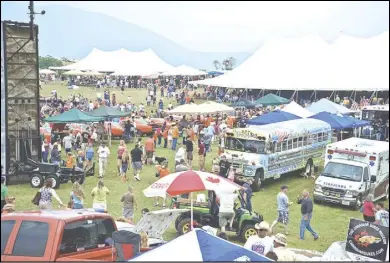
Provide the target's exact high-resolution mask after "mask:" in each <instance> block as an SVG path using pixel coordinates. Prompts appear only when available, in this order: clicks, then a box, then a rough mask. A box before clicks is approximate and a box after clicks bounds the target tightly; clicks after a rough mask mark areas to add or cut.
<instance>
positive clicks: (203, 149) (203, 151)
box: [198, 140, 206, 171]
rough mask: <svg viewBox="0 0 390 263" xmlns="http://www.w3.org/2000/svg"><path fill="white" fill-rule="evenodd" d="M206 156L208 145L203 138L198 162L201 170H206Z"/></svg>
mask: <svg viewBox="0 0 390 263" xmlns="http://www.w3.org/2000/svg"><path fill="white" fill-rule="evenodd" d="M205 157H206V145H205V144H204V142H203V140H201V141H200V143H199V150H198V164H199V170H201V171H205V169H204V165H205V161H204V160H205Z"/></svg>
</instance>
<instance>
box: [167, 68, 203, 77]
mask: <svg viewBox="0 0 390 263" xmlns="http://www.w3.org/2000/svg"><path fill="white" fill-rule="evenodd" d="M207 74H208V73H207V72H204V71H201V70H199V69H195V68H192V67H189V66H186V65H181V66H178V67H175V68H172V69H171V70H168V71H165V72H163V73H162V74H160V75H162V76H201V75H207Z"/></svg>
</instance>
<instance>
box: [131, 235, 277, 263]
mask: <svg viewBox="0 0 390 263" xmlns="http://www.w3.org/2000/svg"><path fill="white" fill-rule="evenodd" d="M156 260H158V261H169V262H173V261H181V262H185V261H198V262H202V261H203V262H204V261H208V262H212V261H225V262H233V261H257V262H268V261H272V260H270V259H269V258H267V257H264V256H262V255H260V254H257V253H255V252H253V251H251V250H248V249H246V248H244V247H242V246H240V245H237V244H234V243H232V242H229V241H226V240H224V239H221V238H219V237H216V236H213V235H211V234H209V233H207V232H206V231H204V230H201V229H194V230H193V231H191V232H188V233H186V234H184V235H182V236H179V237H177V238H175V239H174V240H172V241H170V242H168V243H166V244H164V245H161V246H159V247H157V248H155V249H152V250H150V251H148V252H146V253H144V254H141V255H140V256H138V257H135V258H133V259H131V260H130V261H137V262H140V261H156Z"/></svg>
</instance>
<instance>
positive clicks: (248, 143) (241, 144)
mask: <svg viewBox="0 0 390 263" xmlns="http://www.w3.org/2000/svg"><path fill="white" fill-rule="evenodd" d="M225 148H226V149H227V150H233V151H239V152H247V153H264V152H265V142H263V141H258V140H246V139H237V138H233V137H228V138H227V139H226V143H225Z"/></svg>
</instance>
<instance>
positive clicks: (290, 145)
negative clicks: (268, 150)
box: [288, 139, 293, 150]
mask: <svg viewBox="0 0 390 263" xmlns="http://www.w3.org/2000/svg"><path fill="white" fill-rule="evenodd" d="M292 148H293V140H292V139H291V140H288V149H289V150H291V149H292Z"/></svg>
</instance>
